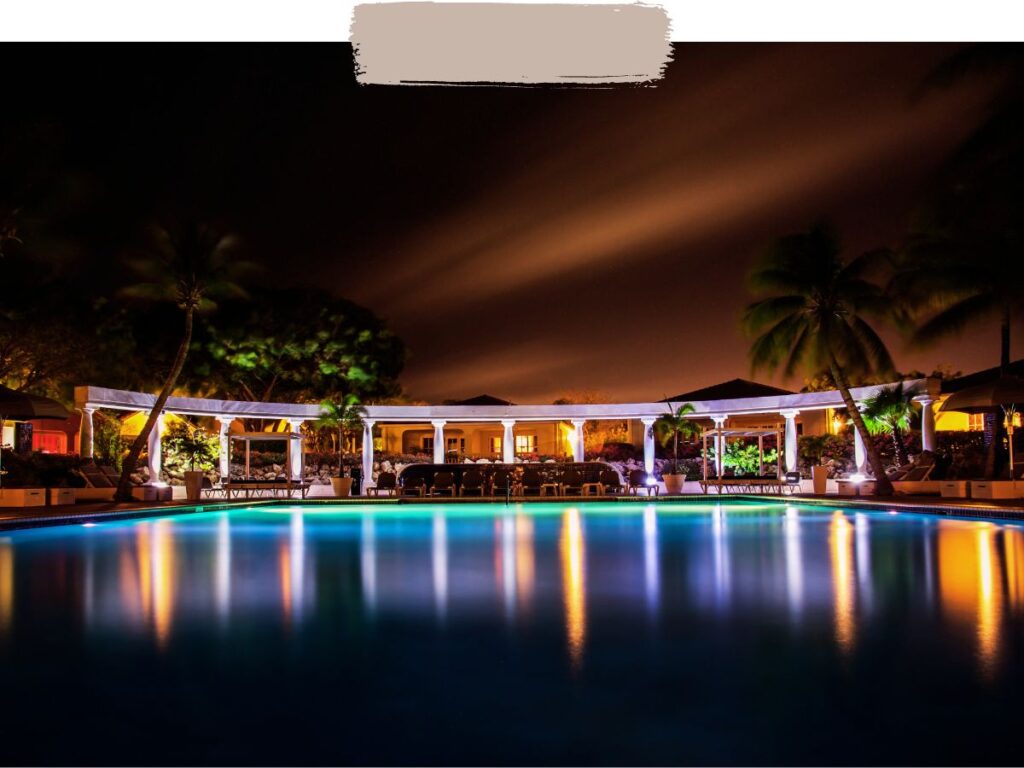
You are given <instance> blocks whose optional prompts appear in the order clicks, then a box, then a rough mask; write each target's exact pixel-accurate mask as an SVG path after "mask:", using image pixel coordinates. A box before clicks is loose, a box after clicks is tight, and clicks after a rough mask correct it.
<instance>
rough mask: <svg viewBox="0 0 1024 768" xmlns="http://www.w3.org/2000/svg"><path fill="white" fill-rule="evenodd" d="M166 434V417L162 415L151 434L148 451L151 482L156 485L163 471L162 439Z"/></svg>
mask: <svg viewBox="0 0 1024 768" xmlns="http://www.w3.org/2000/svg"><path fill="white" fill-rule="evenodd" d="M163 433H164V415H163V414H162V413H161V414H160V415H159V416H158V417H157V419H156V424H154V425H153V429H152V430H150V432H149V442H148V443H147V450H148V452H149V482H151V483H155V482H158V481H159V480H160V470H161V469H163V457H162V456H161V452H160V451H161V446H160V437H161V436H162V435H163Z"/></svg>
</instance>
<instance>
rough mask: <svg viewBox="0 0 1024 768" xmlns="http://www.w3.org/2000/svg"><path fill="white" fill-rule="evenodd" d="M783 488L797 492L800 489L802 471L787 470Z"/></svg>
mask: <svg viewBox="0 0 1024 768" xmlns="http://www.w3.org/2000/svg"><path fill="white" fill-rule="evenodd" d="M782 490H784V491H789V492H790V493H797V492H799V491H800V473H799V472H787V473H786V477H785V479H784V480H783V482H782Z"/></svg>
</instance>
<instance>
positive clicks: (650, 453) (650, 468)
mask: <svg viewBox="0 0 1024 768" xmlns="http://www.w3.org/2000/svg"><path fill="white" fill-rule="evenodd" d="M640 421H641V422H642V423H643V425H644V472H646V473H647V479H648V480H650V478H651V476H653V475H654V422H655V421H656V419H655V418H654V417H653V416H652V417H648V418H645V419H640Z"/></svg>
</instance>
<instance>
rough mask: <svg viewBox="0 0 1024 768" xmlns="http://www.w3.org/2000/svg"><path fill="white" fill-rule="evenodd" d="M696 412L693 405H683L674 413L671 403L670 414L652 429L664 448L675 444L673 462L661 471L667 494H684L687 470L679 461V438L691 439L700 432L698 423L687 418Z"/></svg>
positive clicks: (659, 420) (658, 421) (656, 422)
mask: <svg viewBox="0 0 1024 768" xmlns="http://www.w3.org/2000/svg"><path fill="white" fill-rule="evenodd" d="M694 410H695V409H694V407H693V405H692V404H691V403H683V404H682V405H680V406H679V407H678V408H677V409H676V410H675V411H673V410H672V404H671V403H669V407H668V413H666V414H665V415H664V416H661V417H659V418H658V420H657V421H655V422H654V424H653V426H652V427H651V429H653V430H654V434H655V435H656V436H657V438H658V440H659V442H661V446H662V448H665V447H667V446H668V444H669V441H672V444H673V447H672V460H671V461H668V462H666V463H665V465H664V466H663V468H662V471H661V475H662V477H663V478H664V480H665V492H666V493H682V492H683V483H684V482H685V481H686V468H685V467H684V466H683V465H682V463H681V462H680V461H679V437H680V436H682V437H684V438H686V439H691V438H693V437H696V435H697V434H698V432H699V431H700V427H699V426H698V425H697V423H696V422H694V421H691V420H690V419H688V418H686V416H687V415H688V414H691V413H693V412H694Z"/></svg>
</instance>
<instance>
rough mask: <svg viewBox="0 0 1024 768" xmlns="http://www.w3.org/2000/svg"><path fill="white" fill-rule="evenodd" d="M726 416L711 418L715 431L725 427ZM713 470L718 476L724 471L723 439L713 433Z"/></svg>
mask: <svg viewBox="0 0 1024 768" xmlns="http://www.w3.org/2000/svg"><path fill="white" fill-rule="evenodd" d="M728 418H729V417H728V416H712V417H711V420H712V421H713V422H715V429H716V430H720V429H722V428H723V427H724V426H725V420H726V419H728ZM715 470H716V471H717V474H718V475H721V474H722V472H724V471H725V438H724V437H723V436H721V435H719V434H718V433H717V432H716V433H715Z"/></svg>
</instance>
